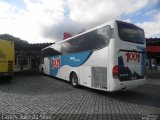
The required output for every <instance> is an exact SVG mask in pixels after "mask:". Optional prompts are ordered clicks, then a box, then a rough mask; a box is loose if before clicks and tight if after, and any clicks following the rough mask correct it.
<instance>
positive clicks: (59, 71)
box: [41, 20, 146, 91]
mask: <svg viewBox="0 0 160 120" xmlns="http://www.w3.org/2000/svg"><path fill="white" fill-rule="evenodd" d="M145 49H146V45H145V36H144V31H143V29H141V28H139V27H137V26H135V25H133V24H130V23H126V22H122V21H118V20H116V21H112V22H109V23H106V24H103V25H101V26H98V27H96V28H93V29H91V30H88V31H86V32H84V33H80V34H78V35H75V36H73V37H71V38H68V39H66V40H63V41H61V42H59V43H57V44H53V45H51V46H49V47H47V48H44V49H42V64H41V71H43V73H45V74H47V75H50V76H54V77H57V78H60V79H64V80H67V81H70V82H71V84H72V85H73V86H74V87H78V86H79V85H82V86H86V87H89V88H93V89H99V90H104V91H118V90H127V89H131V88H135V87H137V86H139V85H142V84H144V83H145V81H146V70H145V59H146V52H145Z"/></svg>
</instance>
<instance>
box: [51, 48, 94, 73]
mask: <svg viewBox="0 0 160 120" xmlns="http://www.w3.org/2000/svg"><path fill="white" fill-rule="evenodd" d="M92 53H93V52H92V51H89V52H81V53H75V54H68V55H62V56H54V57H49V61H50V75H52V76H56V75H57V73H58V71H59V69H60V68H61V67H63V66H64V65H68V66H71V67H79V66H81V65H83V64H84V63H85V62H86V61H87V60H88V59H89V57H90V56H91V55H92ZM52 59H54V60H55V59H57V60H59V61H60V62H59V61H58V63H55V64H56V65H55V66H53V63H52Z"/></svg>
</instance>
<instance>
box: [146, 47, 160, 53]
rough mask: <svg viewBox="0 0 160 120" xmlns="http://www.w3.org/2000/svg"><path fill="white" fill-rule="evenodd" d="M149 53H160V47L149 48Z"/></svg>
mask: <svg viewBox="0 0 160 120" xmlns="http://www.w3.org/2000/svg"><path fill="white" fill-rule="evenodd" d="M147 52H150V53H160V46H147Z"/></svg>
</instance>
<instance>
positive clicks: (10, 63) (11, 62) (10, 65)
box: [8, 61, 13, 72]
mask: <svg viewBox="0 0 160 120" xmlns="http://www.w3.org/2000/svg"><path fill="white" fill-rule="evenodd" d="M8 72H13V61H8Z"/></svg>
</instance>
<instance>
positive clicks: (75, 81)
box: [70, 73, 79, 88]
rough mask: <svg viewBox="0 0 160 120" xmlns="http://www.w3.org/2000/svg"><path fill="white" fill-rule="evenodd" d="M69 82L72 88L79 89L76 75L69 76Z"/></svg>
mask: <svg viewBox="0 0 160 120" xmlns="http://www.w3.org/2000/svg"><path fill="white" fill-rule="evenodd" d="M70 80H71V84H72V86H73V87H76V88H78V87H79V85H78V77H77V75H76V74H75V73H72V74H71V78H70Z"/></svg>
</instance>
